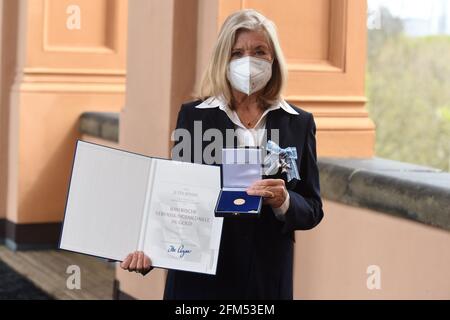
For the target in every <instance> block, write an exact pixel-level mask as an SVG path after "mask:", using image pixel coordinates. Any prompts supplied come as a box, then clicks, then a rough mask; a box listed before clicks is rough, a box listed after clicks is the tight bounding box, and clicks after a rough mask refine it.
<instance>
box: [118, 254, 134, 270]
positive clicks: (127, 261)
mask: <svg viewBox="0 0 450 320" xmlns="http://www.w3.org/2000/svg"><path fill="white" fill-rule="evenodd" d="M131 258H132V256H131V254H129V255H127V257H126V258H125V260H123V261H122V262H121V263H120V267H121V268H122V269H127V268H128V266H129V265H130V263H131Z"/></svg>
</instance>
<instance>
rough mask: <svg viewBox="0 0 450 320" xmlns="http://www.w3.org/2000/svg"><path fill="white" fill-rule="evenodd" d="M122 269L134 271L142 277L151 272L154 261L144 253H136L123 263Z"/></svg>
mask: <svg viewBox="0 0 450 320" xmlns="http://www.w3.org/2000/svg"><path fill="white" fill-rule="evenodd" d="M120 267H121V268H122V269H124V270H128V271H129V272H131V271H134V272H138V273H140V274H142V275H146V274H147V273H148V272H150V271H151V270H152V269H153V267H152V261H151V260H150V258H149V257H148V256H146V255H145V254H144V252H142V251H135V252H132V253H130V254H129V255H128V256H127V257H126V258H125V259H124V260H123V261H122V262H121V263H120Z"/></svg>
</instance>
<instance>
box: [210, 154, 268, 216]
mask: <svg viewBox="0 0 450 320" xmlns="http://www.w3.org/2000/svg"><path fill="white" fill-rule="evenodd" d="M261 158H262V152H261V149H259V148H249V147H246V148H224V149H222V167H221V174H222V188H221V190H220V193H219V197H218V199H217V204H216V208H215V215H216V217H234V216H236V217H255V216H259V214H260V213H261V206H262V197H261V196H253V195H248V194H247V192H246V191H245V190H246V189H247V187H249V186H250V185H251V184H252V183H253V182H255V181H256V180H260V179H261V177H262V161H261Z"/></svg>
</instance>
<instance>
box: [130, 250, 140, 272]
mask: <svg viewBox="0 0 450 320" xmlns="http://www.w3.org/2000/svg"><path fill="white" fill-rule="evenodd" d="M137 261H138V254H137V252H135V253H133V260H131V263H130V266H129V267H128V270H130V271H134V270H136V266H137Z"/></svg>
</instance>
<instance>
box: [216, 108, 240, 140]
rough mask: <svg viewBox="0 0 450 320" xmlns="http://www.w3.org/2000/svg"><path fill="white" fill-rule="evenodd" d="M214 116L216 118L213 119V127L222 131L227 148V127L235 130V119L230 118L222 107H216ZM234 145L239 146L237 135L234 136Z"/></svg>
mask: <svg viewBox="0 0 450 320" xmlns="http://www.w3.org/2000/svg"><path fill="white" fill-rule="evenodd" d="M213 117H214V119H213V123H214V126H213V127H214V128H217V129H219V130H220V132H221V133H222V137H223V147H224V148H225V147H226V145H227V141H226V139H227V134H226V132H227V129H231V130H234V123H233V121H231V120H230V118H229V117H228V115H227V114H226V113H225V111H223V110H221V109H220V108H215V112H214V113H213ZM233 132H234V131H233ZM233 136H234V135H233ZM233 146H234V148H236V147H237V138H236V137H234V141H233Z"/></svg>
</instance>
